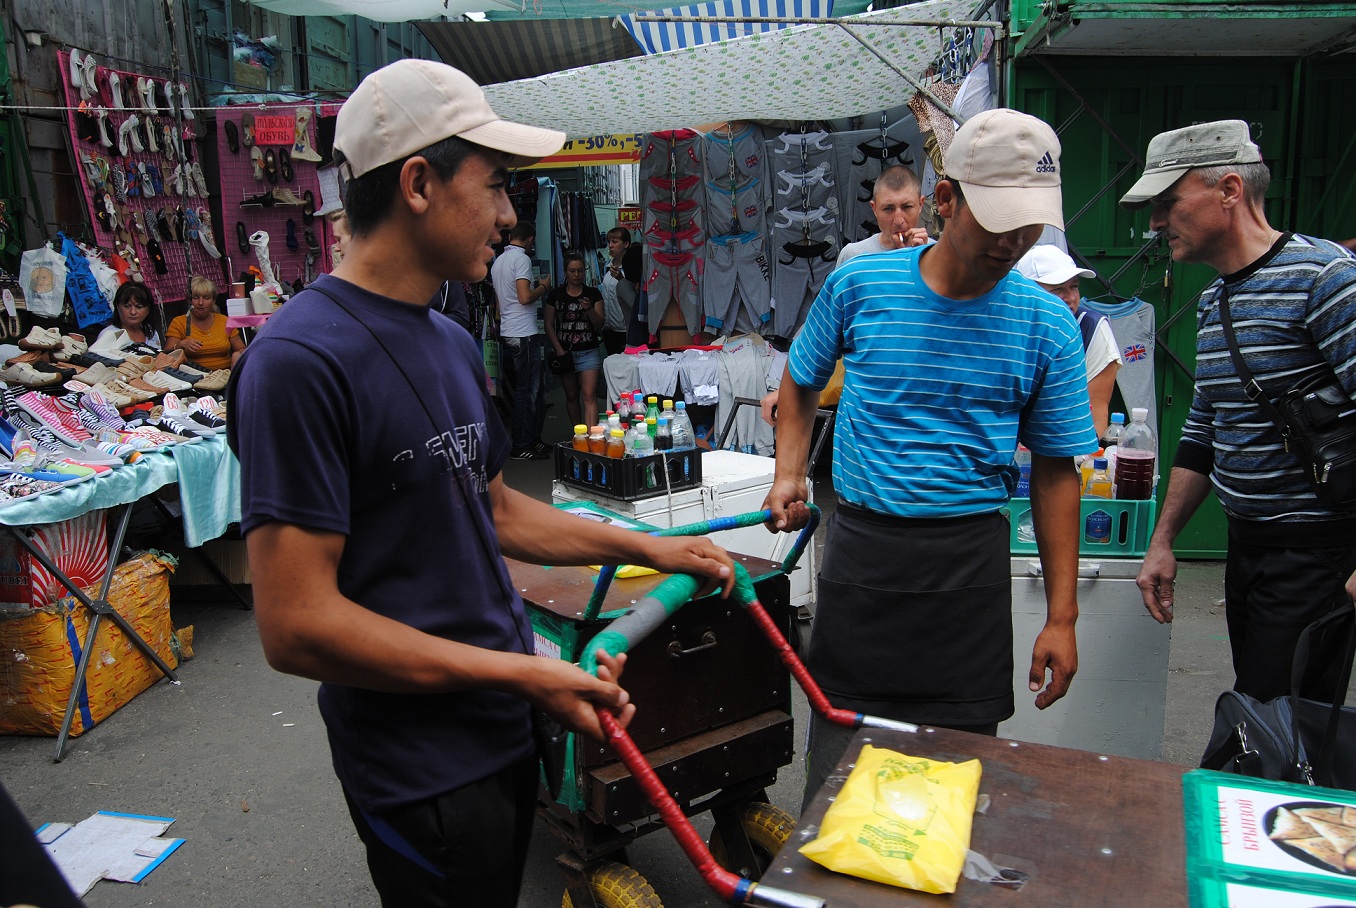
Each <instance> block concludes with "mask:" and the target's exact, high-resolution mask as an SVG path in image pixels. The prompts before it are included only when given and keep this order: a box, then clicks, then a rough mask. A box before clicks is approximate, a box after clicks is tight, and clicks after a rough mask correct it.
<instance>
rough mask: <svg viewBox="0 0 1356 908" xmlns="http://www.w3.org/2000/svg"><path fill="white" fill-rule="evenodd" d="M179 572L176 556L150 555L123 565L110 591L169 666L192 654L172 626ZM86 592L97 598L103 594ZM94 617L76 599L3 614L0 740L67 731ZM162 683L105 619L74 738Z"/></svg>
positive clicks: (121, 611)
mask: <svg viewBox="0 0 1356 908" xmlns="http://www.w3.org/2000/svg"><path fill="white" fill-rule="evenodd" d="M174 567H175V561H174V559H173V558H172V557H170V556H168V555H163V554H160V553H158V552H145V553H143V554H141V555H138V556H137V557H135V558H132V559H130V560H129V561H126V562H124V563H123V564H121V565H119V566H118V568H117V570H116V571H115V572H114V574H113V583H112V586H111V587H110V588H109V593H108V601H109V603H110V604H111V605H112V606H113V608H115V609H117V611H118V613H119V614H120V615H122V616H123V617H124V618H126V619H127V621H128V623H130V624H131V625H132V627H134V628H136V630H137V633H139V634H140V635H141V637H142V639H143V640H145V641H146V642H147V643H148V644H149V645H150V647H151V649H153V650H155V652H156V654H157V655H158V656H160V658H161V659H163V660H165V663H166V664H167V665H169V667H170V668H177V667H178V665H179V661H180V658H189V657H191V656H192V652H191V649H188V648H186V646H185V645H184V641H183V640H180V639H178V637H177V636H176V633H175V631H174V628H173V627H172V626H171V625H170V608H169V605H170V592H169V575H170V573H171V572H172V571H173V570H174ZM86 593H87V594H88V595H89V596H90V597H91V598H93V597H94V596H95V595H97V593H98V591H97V590H86ZM90 617H91V613H90V611H89V609H87V608H85V607H84V606H83V605H81V604H80V602H79V601H78V600H77V599H75V598H74V597H72V596H67V597H64V598H62V599H58V600H57V601H56V602H55V603H53V604H52V605H49V606H47V607H46V608H41V609H19V610H12V611H10V610H6V611H0V734H7V735H56V734H57V733H58V732H59V731H60V730H61V723H62V720H63V719H64V718H65V715H66V703H67V701H68V700H69V699H70V695H71V685H72V683H73V682H74V681H75V668H76V666H77V665H78V664H79V661H80V648H81V647H83V646H84V643H85V634H86V632H87V631H88V629H89V619H90ZM185 631H191V628H186V629H185ZM184 637H186V638H187V639H188V640H191V639H192V637H191V635H189V634H187V633H186V634H184ZM162 677H164V675H162V674H161V673H160V670H159V669H158V668H156V666H155V663H153V662H152V661H151V660H150V659H148V658H147V657H146V655H145V653H143V652H142V651H141V650H140V649H138V648H137V647H136V646H135V645H134V644H133V643H132V642H131V640H130V639H129V638H128V637H127V635H126V634H124V633H123V631H122V629H121V628H120V627H118V625H117V624H115V623H114V622H113V621H111V620H108V619H103V620H101V621H100V622H99V632H98V634H96V635H95V638H94V650H93V653H92V654H91V655H90V661H89V669H88V671H87V672H86V673H85V693H84V695H83V696H81V697H80V698H79V699H78V700H77V701H76V703H77V705H76V715H75V717H74V718H73V720H72V722H71V731H70V733H71V735H79V734H81V733H82V732H85V731H87V730H88V729H90V728H92V727H94V725H96V724H98V723H99V722H101V721H103V720H104V719H105V718H107V717H108V716H110V715H112V714H113V712H115V711H116V710H118V709H119V708H120V707H122V706H124V705H126V704H127V703H129V702H130V701H131V700H132V698H133V697H135V696H136V695H137V694H139V693H141V692H142V691H143V690H145V689H146V688H148V687H150V686H151V685H152V684H154V683H155V682H156V681H159V680H160V679H161V678H162Z"/></svg>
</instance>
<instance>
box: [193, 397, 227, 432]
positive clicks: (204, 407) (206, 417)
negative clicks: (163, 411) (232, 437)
mask: <svg viewBox="0 0 1356 908" xmlns="http://www.w3.org/2000/svg"><path fill="white" fill-rule="evenodd" d="M188 418H189V419H191V420H192V421H193V422H195V423H201V424H202V425H203V426H206V427H207V428H208V429H211V430H212V431H213V432H225V431H226V420H225V419H224V418H223V417H222V416H221V414H220V412H219V410H218V408H217V402H216V401H214V400H212V398H210V397H202V398H199V399H198V402H197V403H196V404H194V405H193V406H192V408H190V410H189V413H188Z"/></svg>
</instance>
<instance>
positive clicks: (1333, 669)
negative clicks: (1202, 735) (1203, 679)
mask: <svg viewBox="0 0 1356 908" xmlns="http://www.w3.org/2000/svg"><path fill="white" fill-rule="evenodd" d="M1353 617H1356V611H1354V610H1353V608H1352V606H1351V605H1350V604H1346V605H1342V606H1340V607H1338V608H1337V609H1334V610H1333V611H1332V612H1330V613H1329V614H1327V615H1324V616H1323V617H1322V618H1319V619H1318V620H1317V621H1315V622H1314V623H1313V624H1310V625H1309V626H1308V627H1306V628H1305V629H1304V631H1303V633H1301V634H1300V638H1299V641H1298V642H1297V643H1296V645H1295V659H1294V662H1293V663H1292V664H1291V669H1290V696H1288V697H1277V698H1276V699H1275V700H1272V701H1271V702H1269V703H1260V702H1258V701H1257V700H1254V699H1253V698H1252V697H1249V696H1248V695H1247V694H1240V693H1238V692H1237V691H1232V690H1226V691H1225V692H1224V693H1222V694H1220V695H1219V700H1218V701H1216V703H1215V727H1214V729H1213V730H1212V731H1211V734H1210V743H1209V744H1207V745H1206V748H1205V756H1204V757H1202V758H1201V766H1202V767H1204V768H1205V769H1214V770H1218V771H1220V772H1231V773H1237V774H1238V775H1244V776H1255V777H1257V778H1261V779H1274V780H1277V781H1281V782H1304V783H1307V784H1309V785H1322V786H1324V787H1326V788H1345V789H1356V709H1353V708H1352V707H1350V706H1345V705H1344V704H1345V703H1346V692H1347V684H1348V682H1349V681H1350V680H1351V663H1352V659H1353V657H1354V656H1356V621H1353ZM1316 672H1317V673H1320V678H1314V677H1313V675H1314V674H1315V673H1316ZM1324 675H1326V677H1323V676H1324ZM1320 679H1321V680H1325V681H1326V682H1327V683H1326V684H1325V687H1330V688H1331V689H1333V690H1335V691H1336V692H1337V693H1336V695H1335V696H1334V697H1333V702H1332V703H1327V702H1324V701H1321V700H1308V699H1305V698H1304V696H1303V694H1304V691H1305V688H1306V687H1309V686H1310V685H1311V684H1312V683H1314V682H1315V681H1318V680H1320Z"/></svg>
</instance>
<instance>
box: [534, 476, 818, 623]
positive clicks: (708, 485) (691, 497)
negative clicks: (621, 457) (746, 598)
mask: <svg viewBox="0 0 1356 908" xmlns="http://www.w3.org/2000/svg"><path fill="white" fill-rule="evenodd" d="M775 466H776V464H775V462H774V461H773V459H772V458H771V457H759V456H758V455H756V454H741V453H739V452H737V451H706V452H704V453H703V454H702V484H701V487H700V488H696V489H684V490H683V491H681V492H674V493H672V495H656V496H654V497H653V498H643V499H641V500H639V501H620V500H618V499H616V498H609V497H608V496H606V495H600V494H597V493H594V492H589V491H585V490H584V489H577V488H574V487H573V486H568V485H566V484H565V483H563V482H561V481H559V480H556V482H555V483H554V485H553V486H552V490H551V500H552V501H553V502H554V503H557V504H560V503H568V502H572V501H591V502H593V503H595V504H598V505H600V506H602V507H605V508H607V509H608V510H610V511H614V512H616V513H618V514H621V515H622V516H624V517H630V518H631V519H633V520H639V521H641V522H642V523H648V524H650V525H651V526H656V527H661V528H668V527H673V526H682V525H683V524H686V523H696V522H697V521H699V520H712V519H714V518H716V517H734V516H736V515H739V514H746V513H748V512H749V511H756V510H758V509H759V508H761V507H762V506H763V499H764V498H766V497H767V493H768V490H770V489H771V488H772V474H773V470H774V468H775ZM811 496H812V497H813V489H812V490H811ZM711 539H712V540H713V541H714V542H715V543H716V544H718V545H721V546H723V547H725V548H727V549H729V550H730V551H732V552H738V553H740V554H742V555H753V556H754V557H757V558H766V559H768V560H770V561H781V560H782V559H783V558H785V557H786V553H787V552H789V551H790V550H791V544H792V543H793V542H795V540H796V534H795V533H769V532H768V531H767V530H766V529H765V528H763V527H762V526H761V525H760V526H753V527H742V528H740V529H735V530H722V531H721V532H719V533H712V534H711ZM814 598H815V547H814V544H813V543H811V544H810V545H807V546H806V547H805V551H804V552H803V553H802V554H801V556H800V563H799V564H798V565H797V566H796V570H795V571H794V572H793V573H792V574H791V605H792V606H793V607H796V608H800V607H802V606H804V607H807V608H811V610H813V605H814Z"/></svg>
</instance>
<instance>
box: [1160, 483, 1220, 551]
mask: <svg viewBox="0 0 1356 908" xmlns="http://www.w3.org/2000/svg"><path fill="white" fill-rule="evenodd" d="M1209 494H1210V477H1209V476H1207V475H1205V474H1204V473H1197V472H1196V471H1195V470H1188V469H1186V468H1185V467H1173V468H1172V474H1171V476H1170V478H1169V480H1168V494H1167V497H1166V498H1165V499H1164V500H1163V507H1162V509H1161V510H1160V511H1159V512H1158V523H1157V525H1156V526H1155V527H1154V535H1153V538H1152V539H1150V540H1149V544H1150V545H1151V546H1155V545H1159V546H1167V547H1168V548H1171V547H1172V543H1173V541H1174V540H1176V539H1177V534H1178V533H1180V532H1181V531H1182V527H1184V526H1186V523H1187V521H1188V520H1190V519H1191V516H1192V515H1193V514H1195V513H1196V509H1197V508H1199V507H1200V506H1201V502H1203V501H1205V497H1206V496H1207V495H1209Z"/></svg>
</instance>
